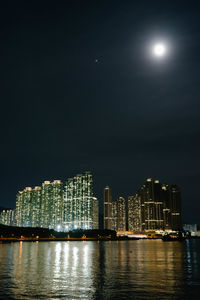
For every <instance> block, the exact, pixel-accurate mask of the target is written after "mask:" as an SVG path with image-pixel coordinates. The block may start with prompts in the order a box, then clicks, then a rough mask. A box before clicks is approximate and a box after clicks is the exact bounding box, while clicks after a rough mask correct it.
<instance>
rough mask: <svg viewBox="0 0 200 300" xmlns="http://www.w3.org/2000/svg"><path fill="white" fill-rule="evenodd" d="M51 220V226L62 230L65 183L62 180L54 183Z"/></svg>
mask: <svg viewBox="0 0 200 300" xmlns="http://www.w3.org/2000/svg"><path fill="white" fill-rule="evenodd" d="M51 184H52V195H51V198H52V201H51V207H50V210H51V220H50V224H49V227H52V228H56V229H58V230H60V228H61V227H62V222H63V195H64V193H63V184H62V182H61V181H60V180H54V181H53V182H52V183H51Z"/></svg>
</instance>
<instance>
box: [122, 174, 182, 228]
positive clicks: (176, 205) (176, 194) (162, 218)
mask: <svg viewBox="0 0 200 300" xmlns="http://www.w3.org/2000/svg"><path fill="white" fill-rule="evenodd" d="M181 220H182V219H181V196H180V189H179V188H178V187H177V186H175V185H171V186H169V185H166V184H161V183H160V182H159V180H155V181H153V180H152V179H151V178H148V179H147V180H146V182H145V183H144V185H143V186H142V187H141V188H140V189H139V190H138V191H137V193H136V194H135V195H134V196H129V198H128V228H129V230H130V231H138V232H139V231H155V230H157V231H158V230H161V231H163V230H166V231H171V230H175V231H177V230H181V229H182V221H181Z"/></svg>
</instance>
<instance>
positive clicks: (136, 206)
mask: <svg viewBox="0 0 200 300" xmlns="http://www.w3.org/2000/svg"><path fill="white" fill-rule="evenodd" d="M142 205H143V204H142V201H141V196H140V195H139V194H138V193H136V194H135V195H134V196H129V197H128V230H129V231H136V232H141V231H143V229H144V223H143V222H142ZM143 206H144V205H143Z"/></svg>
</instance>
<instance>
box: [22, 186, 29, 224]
mask: <svg viewBox="0 0 200 300" xmlns="http://www.w3.org/2000/svg"><path fill="white" fill-rule="evenodd" d="M31 200H32V188H31V187H26V188H25V189H24V190H23V193H22V211H21V226H24V227H31V226H32V224H31V219H32V201H31Z"/></svg>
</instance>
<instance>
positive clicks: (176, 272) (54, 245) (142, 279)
mask: <svg viewBox="0 0 200 300" xmlns="http://www.w3.org/2000/svg"><path fill="white" fill-rule="evenodd" d="M199 293H200V240H191V241H185V242H183V243H180V242H162V241H160V240H156V241H149V240H146V241H145V240H139V241H120V242H101V243H99V242H88V241H87V242H86V241H82V242H40V243H38V242H37V243H29V242H20V243H11V244H0V299H88V300H89V299H188V297H191V298H193V299H198V295H199Z"/></svg>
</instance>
